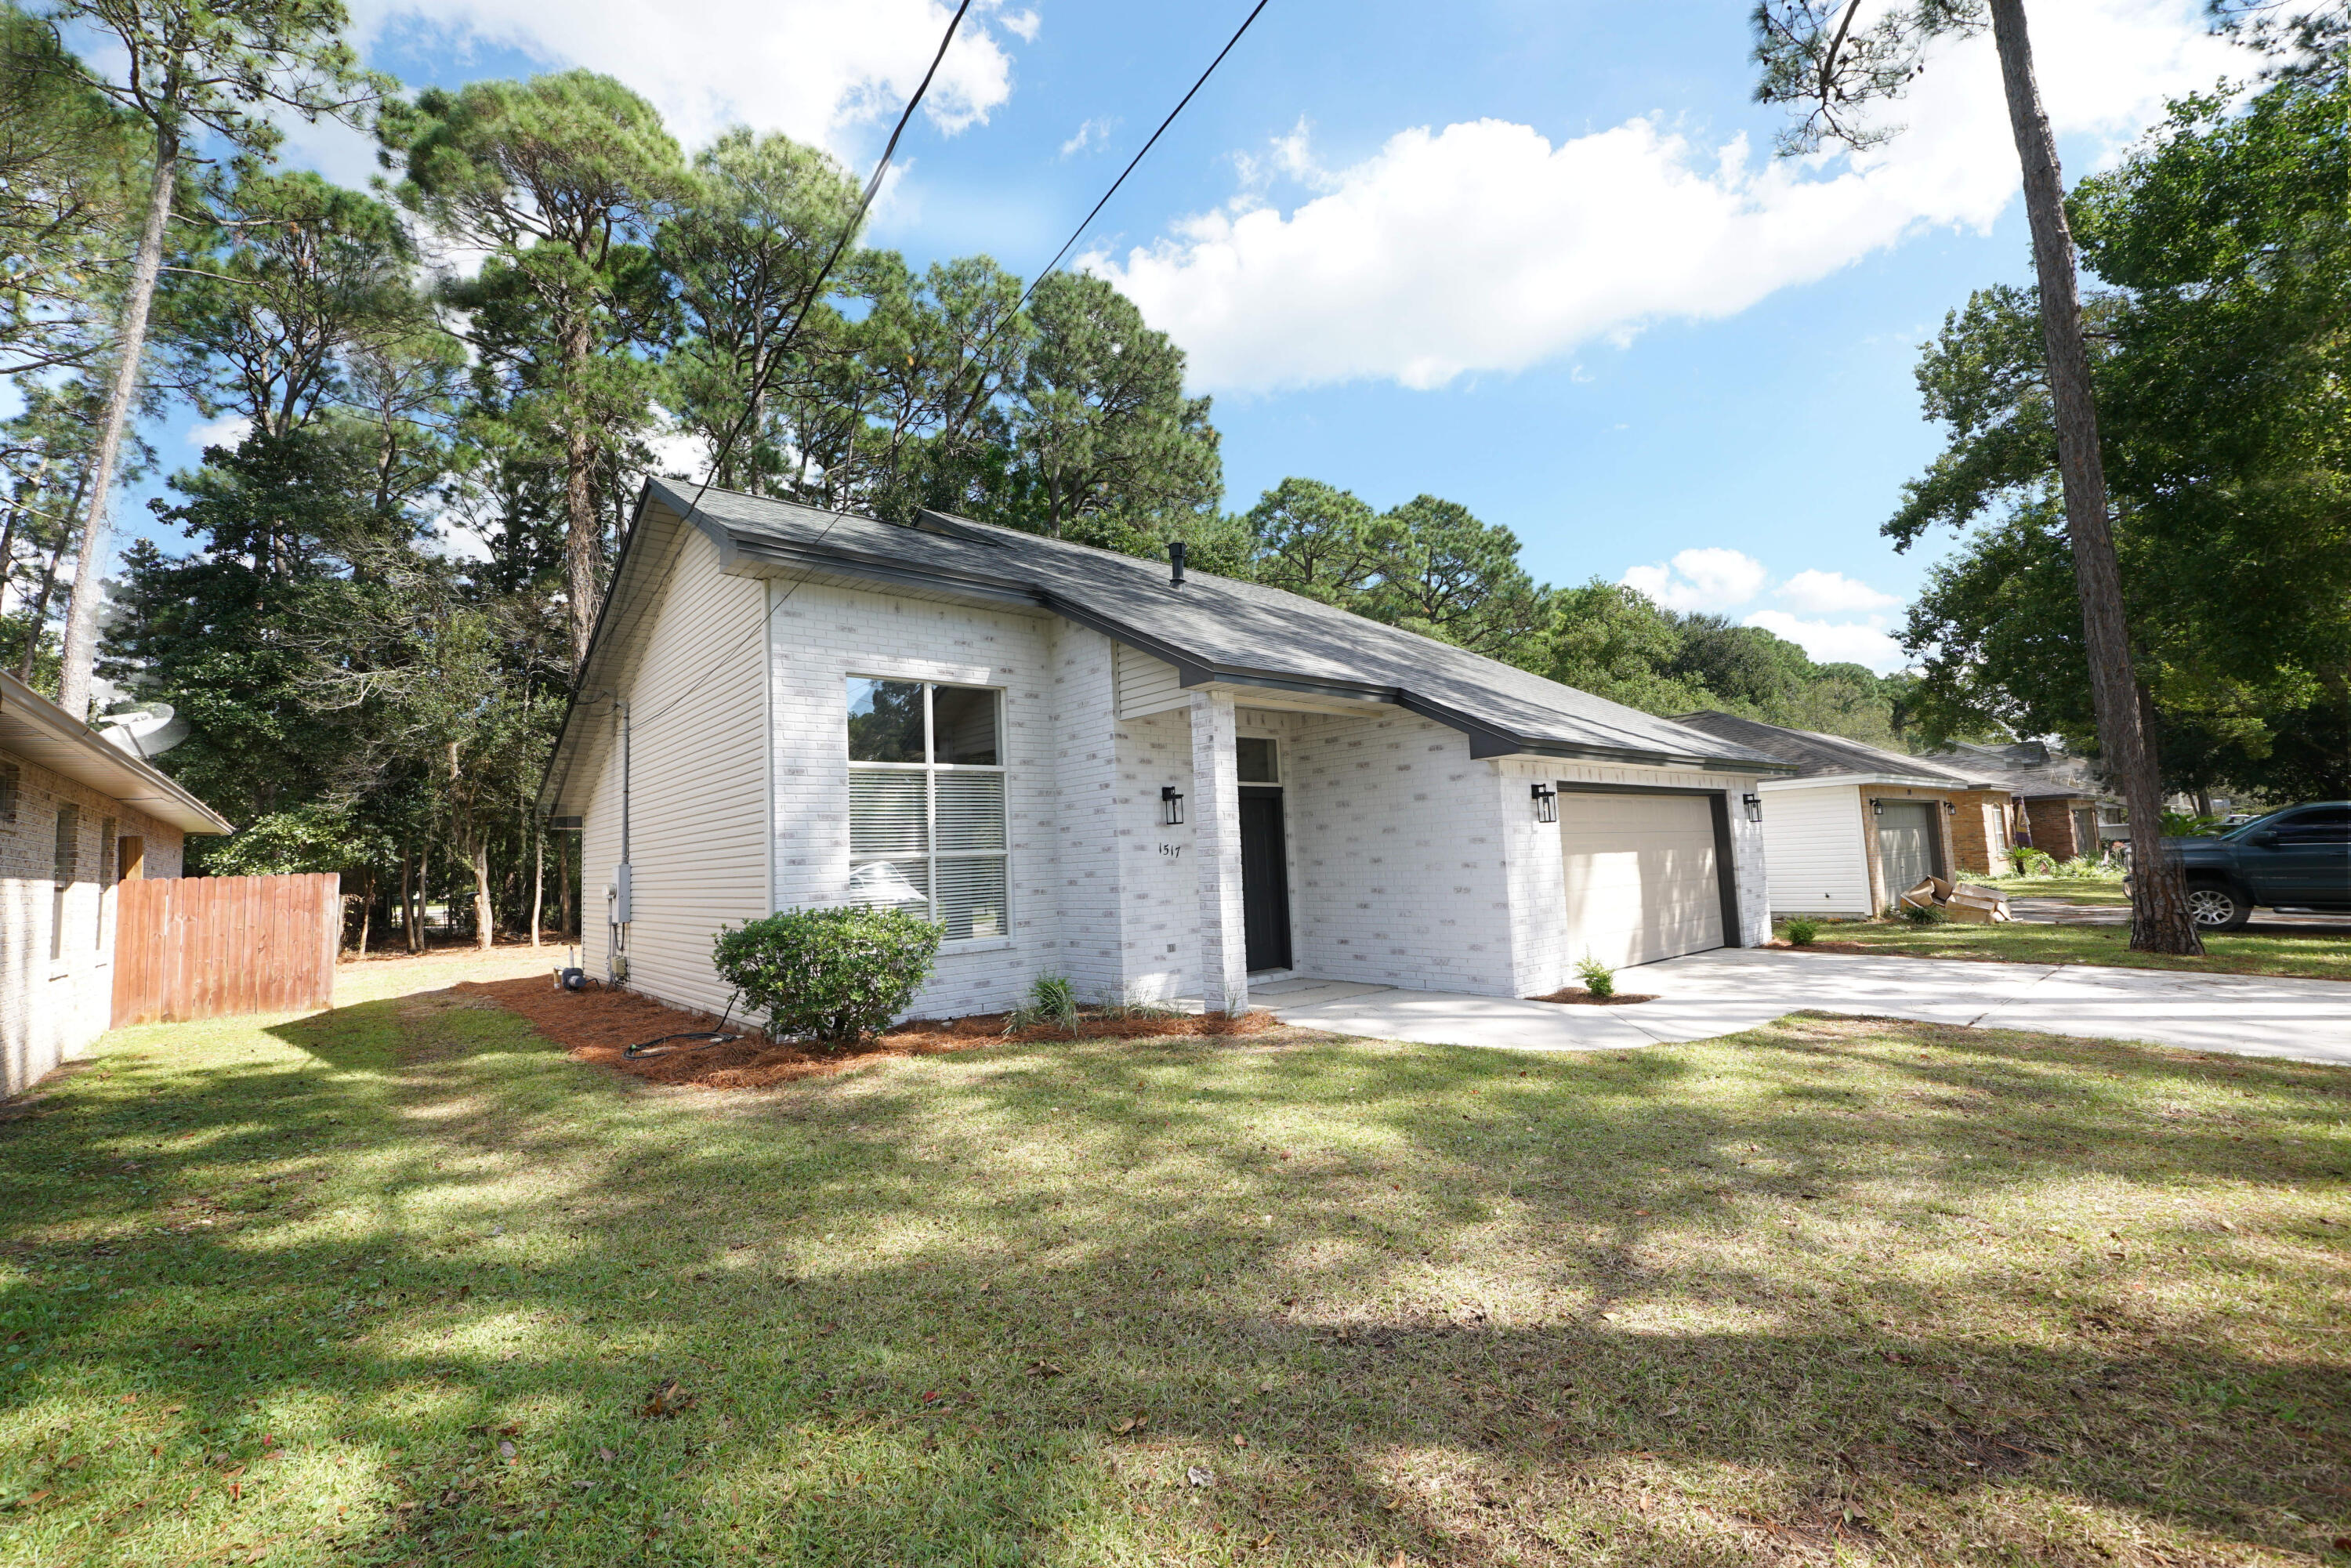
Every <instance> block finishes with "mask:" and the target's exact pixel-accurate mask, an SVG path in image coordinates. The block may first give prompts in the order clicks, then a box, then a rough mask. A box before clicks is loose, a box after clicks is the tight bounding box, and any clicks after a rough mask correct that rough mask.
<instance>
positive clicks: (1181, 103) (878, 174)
mask: <svg viewBox="0 0 2351 1568" xmlns="http://www.w3.org/2000/svg"><path fill="white" fill-rule="evenodd" d="M1270 4H1271V0H1257V4H1256V5H1254V6H1252V7H1251V8H1250V10H1249V15H1248V16H1244V17H1242V18H1241V25H1240V26H1238V27H1236V28H1235V29H1233V36H1232V37H1229V38H1228V39H1226V40H1225V47H1223V48H1221V49H1218V50H1217V57H1216V58H1215V59H1212V60H1210V61H1209V62H1208V68H1207V69H1206V70H1204V71H1202V72H1201V73H1200V77H1199V79H1198V80H1197V81H1195V82H1194V83H1193V84H1192V87H1191V90H1189V91H1188V92H1186V93H1185V95H1184V96H1183V97H1182V98H1181V99H1177V100H1176V103H1175V108H1173V109H1171V110H1168V111H1167V118H1166V119H1165V120H1161V121H1160V122H1159V129H1158V130H1156V131H1153V132H1152V133H1151V139H1150V140H1149V141H1145V142H1144V144H1143V147H1142V150H1141V151H1140V152H1136V153H1135V155H1134V157H1133V158H1130V159H1128V160H1127V164H1126V167H1125V168H1123V169H1122V170H1120V171H1119V173H1118V178H1117V179H1115V180H1113V181H1112V182H1111V183H1110V189H1109V190H1107V191H1104V192H1103V193H1102V199H1101V200H1100V201H1098V202H1096V203H1095V204H1093V206H1092V209H1091V210H1090V211H1088V212H1087V214H1086V215H1085V217H1084V218H1083V219H1081V221H1080V222H1079V224H1078V226H1077V227H1076V228H1074V229H1071V231H1070V237H1069V238H1067V239H1065V240H1063V241H1062V242H1061V249H1059V250H1057V251H1055V252H1054V253H1053V259H1052V260H1050V261H1049V262H1047V263H1046V264H1045V267H1044V269H1043V270H1042V271H1040V272H1039V273H1038V274H1037V276H1036V277H1035V278H1033V279H1032V280H1030V282H1029V287H1027V288H1025V289H1023V290H1022V291H1021V294H1020V299H1019V303H1018V304H1016V305H1014V306H1013V307H1012V308H1011V310H1010V311H1009V312H1008V313H1007V314H1006V315H1005V316H1003V317H1001V318H999V319H998V321H997V323H996V325H995V326H994V327H991V328H990V329H988V332H987V337H985V338H983V339H981V340H980V342H979V347H978V348H977V349H975V350H973V351H972V354H973V358H974V359H977V358H979V357H980V356H982V355H984V354H985V353H986V352H987V349H988V346H989V345H990V344H992V343H994V342H995V341H996V338H997V335H998V333H1000V332H1002V331H1003V330H1004V328H1005V324H1006V323H1007V322H1009V321H1015V320H1018V319H1019V317H1020V312H1021V311H1022V310H1023V309H1024V308H1027V306H1028V304H1029V298H1030V296H1032V295H1034V294H1035V293H1036V292H1037V287H1038V285H1039V284H1041V283H1043V282H1044V281H1045V279H1046V278H1047V277H1050V276H1051V275H1052V273H1053V271H1054V269H1055V268H1057V267H1060V266H1061V261H1062V258H1063V257H1065V256H1068V255H1069V254H1070V251H1071V248H1072V247H1073V246H1076V245H1077V243H1078V241H1079V240H1080V239H1081V238H1082V237H1084V235H1085V232H1086V229H1087V227H1088V226H1089V225H1092V223H1093V221H1094V219H1096V218H1097V217H1100V216H1101V215H1102V209H1103V208H1104V207H1106V206H1108V205H1109V204H1110V199H1111V198H1112V197H1113V196H1115V195H1117V194H1118V191H1119V187H1120V186H1122V185H1123V184H1125V183H1126V177H1127V176H1128V175H1129V174H1132V173H1134V171H1135V168H1136V166H1137V165H1138V164H1140V163H1141V162H1143V160H1144V156H1145V155H1146V154H1147V153H1149V152H1150V151H1151V150H1152V148H1154V147H1155V146H1157V145H1158V143H1159V139H1160V138H1161V137H1162V136H1165V134H1166V133H1167V128H1168V127H1169V126H1171V125H1173V124H1175V117H1176V116H1177V115H1179V114H1182V113H1183V112H1184V110H1185V107H1186V105H1188V104H1189V103H1190V102H1191V101H1192V99H1194V98H1196V97H1197V96H1198V95H1199V91H1200V89H1202V88H1204V87H1206V86H1207V85H1208V78H1210V77H1212V76H1214V75H1216V74H1217V67H1218V66H1221V65H1223V64H1224V63H1225V57H1226V56H1227V55H1229V54H1231V53H1232V52H1233V47H1234V46H1235V45H1237V44H1238V43H1239V42H1240V41H1241V35H1242V34H1244V33H1246V32H1248V31H1249V26H1250V24H1252V23H1254V22H1255V21H1256V20H1257V19H1258V14H1259V12H1261V11H1263V10H1264V9H1265V8H1266V6H1267V5H1270ZM970 5H971V0H964V7H965V9H968V8H969V7H970ZM962 20H963V11H962V10H958V11H957V12H956V22H960V21H962ZM947 37H949V38H953V37H955V24H954V23H950V24H948V26H947ZM939 53H940V54H941V55H942V56H944V55H945V54H946V44H945V43H941V44H940V46H939ZM931 69H932V70H934V71H935V70H937V69H938V61H937V60H933V61H932V62H931ZM930 81H931V78H929V77H928V76H925V77H924V78H923V86H924V87H925V88H927V87H929V86H930ZM921 99H922V93H921V91H920V90H919V89H918V90H917V91H916V92H915V94H914V102H920V101H921ZM913 114H914V103H909V104H907V106H906V113H905V114H904V115H902V116H901V117H900V118H899V120H898V130H899V131H904V129H905V128H906V120H907V119H908V118H910V117H912V115H913ZM897 145H898V137H897V133H896V132H895V131H893V132H892V134H891V137H890V148H891V149H892V150H894V149H895V148H896V147H897ZM889 161H890V153H889V152H886V151H885V152H883V155H882V162H883V166H885V167H886V166H887V164H888V163H889ZM881 181H882V169H881V168H879V167H877V168H876V169H875V170H874V171H873V179H872V183H869V184H868V185H867V186H866V191H865V199H866V201H867V202H869V203H870V202H871V201H872V199H873V193H874V191H875V190H877V189H878V188H879V187H880V185H881ZM864 211H865V208H864V206H863V205H862V204H861V205H860V206H859V208H858V214H859V216H860V218H861V220H862V217H863V214H864ZM852 232H854V231H853V229H852ZM847 243H848V240H847V236H846V235H844V236H843V238H842V242H841V246H835V247H834V249H833V257H834V258H835V259H837V258H838V257H839V256H840V254H841V248H842V247H843V246H846V245H847ZM831 267H832V260H830V259H829V260H827V262H826V263H825V270H826V271H830V270H831ZM819 277H820V279H821V277H822V274H820V275H819ZM802 314H803V315H805V314H806V311H805V308H804V309H803V311H802ZM793 326H794V329H798V326H799V323H798V322H797V321H795V322H794V323H793ZM787 341H789V338H788V339H787ZM776 357H777V358H778V359H780V358H781V357H782V352H781V350H778V353H777V356H776ZM769 362H770V364H772V363H773V362H774V361H769ZM762 374H763V378H764V371H763V372H762ZM986 376H987V372H986V371H984V370H983V371H981V380H982V383H983V385H984V384H985V382H986ZM757 390H758V388H757V386H755V388H754V391H755V392H757ZM977 390H978V389H975V395H976V394H977ZM755 402H756V398H755V400H754V402H747V403H746V404H745V405H744V415H745V417H746V418H748V417H749V414H750V410H751V408H752V407H753V406H754V403H755ZM739 423H740V422H738V428H739ZM729 439H730V441H731V439H732V433H730V434H729ZM721 453H722V455H723V454H724V449H723V448H722V449H721ZM711 474H712V476H713V478H715V477H716V474H717V463H716V461H715V460H714V462H713V463H712V465H711ZM710 486H711V480H710V479H705V480H704V481H703V484H702V488H701V489H699V490H696V491H695V493H694V507H689V508H688V510H689V511H692V510H693V509H695V507H700V506H701V504H702V497H703V495H704V493H705V492H706V491H707V490H708V489H709V488H710ZM846 516H848V514H847V513H845V512H835V513H834V514H833V515H832V517H831V518H829V519H828V520H827V521H826V523H825V525H824V527H823V528H821V529H820V530H819V531H818V533H817V536H816V538H815V539H814V540H813V541H812V543H811V548H813V546H814V545H820V544H822V543H823V542H824V541H825V539H826V538H827V537H828V536H829V535H831V532H832V530H833V528H834V526H835V525H836V524H838V523H839V522H840V521H841V518H842V517H846ZM671 564H672V565H673V566H674V565H675V562H674V561H673V562H672V563H671ZM664 577H666V574H664ZM799 586H800V585H799V583H798V582H794V583H793V584H792V585H791V586H790V587H789V588H787V589H786V590H785V591H784V592H783V595H782V596H781V597H780V598H778V600H777V601H776V602H775V604H774V606H773V607H771V608H770V609H769V610H768V613H767V614H766V615H765V616H763V617H761V618H760V621H759V624H758V626H757V627H755V628H754V629H753V632H754V634H758V635H764V634H765V633H766V632H767V630H768V625H769V624H770V623H771V622H773V621H774V620H775V617H776V614H777V612H779V611H781V610H782V609H783V607H784V606H785V605H786V604H788V603H789V602H790V601H791V597H792V595H793V594H795V593H797V592H799ZM749 640H750V639H749V637H748V636H746V637H745V638H743V639H742V640H741V642H747V641H749ZM741 642H738V643H733V644H729V645H728V647H727V648H726V652H725V653H721V654H720V655H719V656H718V657H717V658H716V659H714V660H713V661H711V663H710V664H709V666H708V667H707V668H705V670H703V671H702V672H701V673H700V674H697V675H696V676H695V679H694V680H693V681H691V682H689V683H687V685H685V686H684V688H683V689H681V690H680V691H679V693H678V695H675V696H674V697H672V698H671V699H670V700H669V701H668V702H666V703H664V704H663V705H662V706H660V707H657V708H655V709H654V710H653V712H652V713H649V714H647V715H646V716H644V718H643V721H642V722H643V723H646V724H651V723H653V721H654V720H655V719H658V718H660V717H661V716H663V715H664V714H666V713H668V712H669V711H670V710H671V709H672V708H674V707H675V706H677V705H678V704H680V703H682V702H684V701H685V699H686V698H687V697H689V696H692V695H695V694H696V693H697V692H699V691H700V690H701V689H702V684H703V682H704V681H705V680H706V679H707V678H708V677H709V676H710V675H711V674H715V673H716V671H717V669H718V667H719V666H720V665H721V664H724V663H725V662H726V660H727V659H729V658H732V657H733V656H734V654H735V652H736V649H737V647H739V646H740V645H741ZM631 727H632V728H633V727H634V725H633V724H632V726H631Z"/></svg>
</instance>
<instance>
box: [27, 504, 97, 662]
mask: <svg viewBox="0 0 2351 1568" xmlns="http://www.w3.org/2000/svg"><path fill="white" fill-rule="evenodd" d="M87 489H89V474H88V473H87V472H84V473H83V475H82V476H81V478H80V479H79V480H78V481H77V482H76V483H75V485H74V498H73V505H71V506H69V507H67V508H66V516H68V517H71V516H73V515H74V513H76V512H78V511H79V510H80V509H81V497H82V494H83V492H84V491H86V490H87ZM68 538H69V536H68V535H65V534H60V535H58V536H57V548H56V549H53V550H51V551H49V560H48V564H47V566H45V567H43V568H42V569H41V591H39V592H38V593H37V594H35V595H34V596H33V612H32V613H31V614H30V615H28V616H26V618H25V656H24V658H23V659H22V660H21V661H19V662H18V664H17V665H16V678H17V679H18V680H20V681H27V682H29V681H30V680H31V679H32V678H33V658H34V655H36V654H37V653H39V652H40V651H41V622H42V619H43V618H44V617H46V616H47V614H48V612H49V593H50V591H52V590H54V589H55V588H56V587H57V568H58V567H60V566H63V565H64V564H65V559H66V544H67V541H68Z"/></svg>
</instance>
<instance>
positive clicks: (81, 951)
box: [0, 752, 182, 1095]
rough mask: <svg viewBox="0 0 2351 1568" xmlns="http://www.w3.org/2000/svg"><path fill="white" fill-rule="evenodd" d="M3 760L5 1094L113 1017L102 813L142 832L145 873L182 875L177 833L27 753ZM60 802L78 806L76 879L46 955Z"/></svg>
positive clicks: (109, 867)
mask: <svg viewBox="0 0 2351 1568" xmlns="http://www.w3.org/2000/svg"><path fill="white" fill-rule="evenodd" d="M0 763H9V764H13V765H14V766H15V767H16V768H17V770H18V774H17V791H16V821H0V1095H7V1094H16V1093H21V1092H23V1091H25V1090H26V1089H28V1088H30V1087H31V1086H32V1085H33V1084H34V1083H36V1082H39V1081H40V1079H41V1078H42V1077H43V1076H44V1075H45V1074H47V1073H48V1072H49V1071H52V1070H53V1069H55V1068H56V1067H57V1064H58V1063H59V1062H60V1061H69V1060H71V1059H73V1058H75V1057H78V1056H80V1055H82V1054H83V1053H84V1052H86V1051H88V1050H89V1047H90V1046H91V1045H92V1044H93V1043H94V1042H95V1041H96V1040H97V1039H98V1037H99V1035H101V1034H104V1033H105V1032H106V1027H107V1023H108V1021H109V1019H110V1017H111V1016H112V1013H113V1008H114V906H115V899H116V894H115V893H114V890H113V887H114V877H115V874H116V871H117V867H116V865H115V863H114V860H115V851H114V847H113V846H112V845H111V844H110V843H102V842H101V835H102V834H103V833H104V831H105V828H106V819H108V818H109V817H111V818H113V819H114V832H115V836H116V837H117V838H118V839H119V838H143V839H144V840H145V841H146V863H145V869H144V874H145V875H147V876H150V877H175V876H177V875H179V874H180V871H181V851H182V835H181V832H180V830H179V829H177V828H174V827H171V826H168V825H167V824H165V823H162V822H159V821H155V820H154V819H153V818H152V817H149V816H147V815H146V814H145V813H143V812H141V811H137V810H132V809H131V808H130V807H128V806H125V805H124V804H122V802H120V800H110V799H109V798H108V797H107V796H105V795H102V794H100V793H99V791H97V790H95V789H90V788H89V786H87V785H84V784H78V783H76V782H75V781H74V780H72V779H68V778H65V777H64V776H62V775H60V774H57V773H52V772H51V771H49V770H48V769H47V768H42V767H39V766H37V764H35V763H33V762H31V761H29V760H27V759H26V758H21V757H16V756H13V755H10V754H9V753H6V752H0ZM60 805H72V806H78V807H79V808H80V810H81V822H80V827H79V829H78V832H79V837H80V844H79V848H78V854H77V855H76V857H75V858H76V866H77V870H76V877H77V880H76V881H74V882H73V883H71V884H70V885H69V886H68V888H67V889H66V896H65V910H64V926H63V930H64V935H65V940H64V942H63V943H62V945H61V949H60V954H59V956H58V957H57V959H56V960H55V961H52V960H51V958H50V957H49V950H50V945H51V944H50V936H51V932H52V930H53V928H54V927H55V926H56V916H57V882H56V880H55V877H54V874H53V873H55V871H56V869H57V808H58V807H59V806H60ZM101 856H102V857H103V858H101ZM101 876H103V878H104V882H103V883H101V882H100V878H101Z"/></svg>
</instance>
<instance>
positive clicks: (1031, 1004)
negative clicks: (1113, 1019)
mask: <svg viewBox="0 0 2351 1568" xmlns="http://www.w3.org/2000/svg"><path fill="white" fill-rule="evenodd" d="M1048 1025H1050V1026H1051V1027H1052V1028H1055V1029H1061V1030H1068V1031H1069V1033H1070V1038H1071V1039H1072V1040H1075V1039H1076V1038H1077V1034H1078V990H1077V988H1076V987H1075V986H1073V985H1071V983H1070V977H1068V976H1067V975H1040V976H1038V977H1037V978H1036V979H1035V981H1034V982H1032V983H1031V984H1030V985H1029V999H1028V1001H1026V1002H1025V1003H1023V1004H1021V1005H1020V1006H1019V1007H1017V1008H1015V1009H1012V1010H1011V1011H1010V1012H1008V1013H1007V1014H1006V1015H1005V1016H1004V1032H1005V1033H1007V1034H1019V1032H1020V1031H1021V1030H1030V1029H1040V1028H1044V1027H1046V1026H1048Z"/></svg>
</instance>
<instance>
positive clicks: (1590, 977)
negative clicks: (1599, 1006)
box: [1575, 953, 1616, 997]
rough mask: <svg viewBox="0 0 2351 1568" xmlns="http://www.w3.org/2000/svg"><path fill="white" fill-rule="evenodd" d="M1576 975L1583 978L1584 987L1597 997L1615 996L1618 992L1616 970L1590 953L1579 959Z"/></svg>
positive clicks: (1580, 978)
mask: <svg viewBox="0 0 2351 1568" xmlns="http://www.w3.org/2000/svg"><path fill="white" fill-rule="evenodd" d="M1575 977H1576V978H1577V979H1579V980H1582V981H1583V988H1584V989H1585V990H1587V991H1590V992H1591V993H1592V994H1593V996H1595V997H1613V996H1614V995H1615V994H1616V971H1615V970H1614V969H1612V968H1610V967H1608V966H1607V965H1605V964H1604V963H1602V962H1601V961H1600V960H1599V959H1597V958H1595V957H1593V956H1592V955H1591V954H1589V953H1586V954H1585V955H1584V956H1583V957H1582V958H1581V959H1579V960H1577V962H1576V966H1575Z"/></svg>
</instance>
